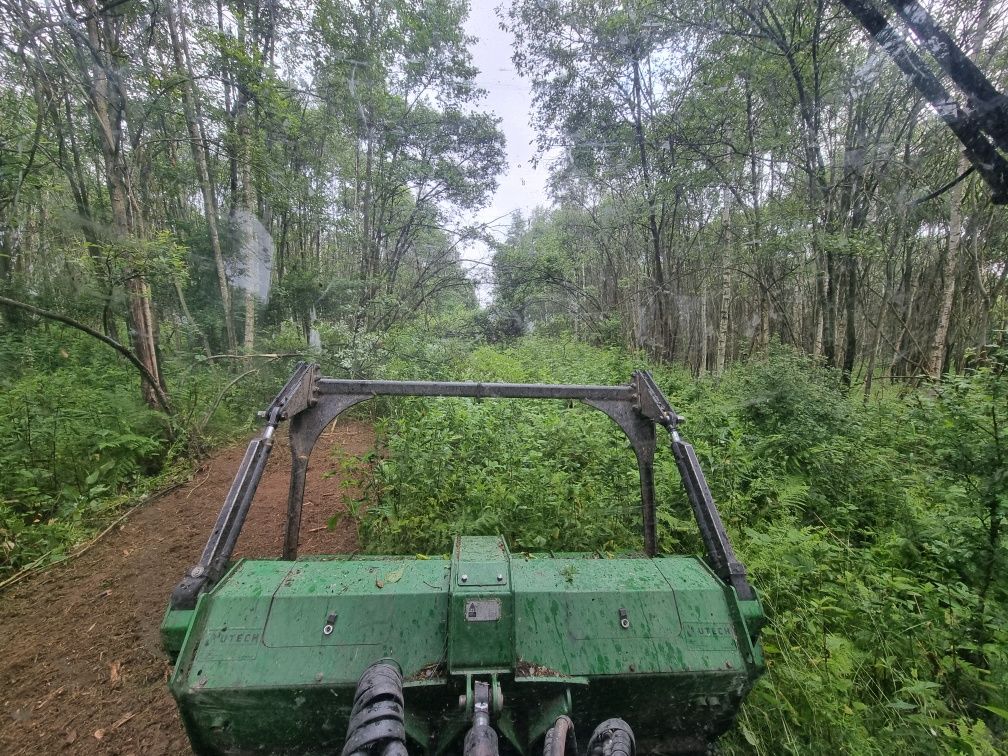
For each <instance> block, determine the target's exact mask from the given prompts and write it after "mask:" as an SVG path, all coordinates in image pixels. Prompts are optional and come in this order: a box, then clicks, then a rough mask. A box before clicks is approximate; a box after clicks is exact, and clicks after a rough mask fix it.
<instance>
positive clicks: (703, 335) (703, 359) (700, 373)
mask: <svg viewBox="0 0 1008 756" xmlns="http://www.w3.org/2000/svg"><path fill="white" fill-rule="evenodd" d="M706 372H707V289H706V288H703V289H700V359H699V360H698V362H697V377H698V378H703V377H704V374H705V373H706Z"/></svg>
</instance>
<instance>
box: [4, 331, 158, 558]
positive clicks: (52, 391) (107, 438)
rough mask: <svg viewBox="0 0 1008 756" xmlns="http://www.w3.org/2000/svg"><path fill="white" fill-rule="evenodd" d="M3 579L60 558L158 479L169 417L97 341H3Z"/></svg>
mask: <svg viewBox="0 0 1008 756" xmlns="http://www.w3.org/2000/svg"><path fill="white" fill-rule="evenodd" d="M0 375H3V379H2V380H0V544H2V547H3V551H2V559H0V573H2V572H3V571H6V570H11V569H17V568H19V567H20V566H23V565H24V564H27V563H29V562H33V561H36V560H38V559H40V558H46V559H48V558H52V557H55V556H58V555H59V553H61V552H62V551H63V550H65V549H66V547H67V546H69V545H71V544H72V543H73V541H74V540H76V539H78V538H80V537H81V536H82V535H83V534H84V533H86V532H87V529H88V527H90V526H91V525H92V524H93V523H94V522H95V521H98V520H100V518H101V516H102V515H103V514H104V513H106V512H107V511H109V510H110V509H113V508H114V507H115V506H116V505H117V504H119V503H121V501H122V495H123V494H124V493H125V492H127V491H129V490H130V489H131V488H132V487H134V486H137V485H138V484H140V483H141V482H142V481H144V480H145V479H146V478H148V477H150V476H153V475H155V474H156V473H158V472H159V471H160V469H161V467H162V465H163V463H164V461H165V458H166V454H167V451H168V447H169V445H168V442H167V439H166V436H165V424H164V418H162V417H161V416H160V415H159V414H158V413H155V412H153V411H152V410H150V409H148V408H147V407H146V406H144V405H143V403H142V402H141V401H140V398H139V393H138V392H136V391H135V390H131V391H129V392H124V391H122V390H121V387H122V386H124V385H127V386H132V385H133V384H134V383H135V372H134V371H133V369H132V367H130V366H129V365H127V364H125V363H124V362H123V361H117V359H116V358H115V357H114V356H113V355H112V353H111V352H110V351H109V350H108V348H107V347H105V346H103V345H101V344H98V343H97V342H95V341H94V340H92V339H89V338H86V337H83V336H78V335H76V334H68V333H67V332H65V331H63V330H62V329H59V330H58V331H46V330H41V329H40V330H37V331H34V332H28V333H26V334H23V335H21V336H5V337H3V338H2V339H0Z"/></svg>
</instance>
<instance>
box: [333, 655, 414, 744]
mask: <svg viewBox="0 0 1008 756" xmlns="http://www.w3.org/2000/svg"><path fill="white" fill-rule="evenodd" d="M405 741H406V726H405V725H404V724H403V694H402V671H401V670H400V669H399V665H398V664H396V663H395V662H394V661H387V660H386V661H380V662H375V663H374V664H372V665H371V666H370V667H368V668H367V669H365V670H364V673H363V674H362V675H361V676H360V680H358V681H357V692H356V693H355V694H354V703H353V709H351V711H350V722H349V723H348V724H347V733H346V740H345V741H344V742H343V751H342V756H371V755H373V754H380V755H381V756H405V755H406V744H405Z"/></svg>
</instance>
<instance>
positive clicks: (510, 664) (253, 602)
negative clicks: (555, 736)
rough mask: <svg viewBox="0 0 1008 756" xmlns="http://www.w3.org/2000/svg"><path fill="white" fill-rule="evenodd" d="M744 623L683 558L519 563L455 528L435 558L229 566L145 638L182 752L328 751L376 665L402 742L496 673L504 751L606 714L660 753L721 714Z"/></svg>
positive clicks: (454, 724)
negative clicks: (388, 678) (400, 686)
mask: <svg viewBox="0 0 1008 756" xmlns="http://www.w3.org/2000/svg"><path fill="white" fill-rule="evenodd" d="M332 615H335V618H332ZM762 618H763V615H762V611H761V609H760V606H759V603H758V601H756V600H750V601H739V600H738V599H737V598H736V596H735V592H734V590H733V589H731V588H728V587H726V586H725V584H724V583H722V582H721V581H720V580H719V579H718V578H717V577H715V576H714V575H713V574H712V573H711V571H710V570H709V569H708V568H707V566H706V565H705V564H704V562H703V561H701V560H699V559H696V558H693V557H657V558H654V559H648V558H640V557H629V558H613V559H600V558H596V557H594V556H592V555H586V554H571V555H561V556H550V557H546V556H542V555H540V556H535V557H532V556H527V555H511V554H510V553H509V552H508V549H507V547H506V545H505V543H504V541H503V540H502V539H500V538H460V539H458V540H457V541H456V544H455V548H454V551H453V554H452V558H451V559H450V560H444V559H418V558H405V557H377V558H333V559H328V558H322V559H302V560H298V561H294V562H290V561H280V560H276V561H271V560H266V561H248V560H245V561H241V562H239V563H238V564H236V565H235V566H234V567H233V568H232V569H231V571H230V572H229V573H228V574H227V576H226V577H225V578H224V579H223V580H222V581H221V582H220V583H219V584H218V585H217V586H216V587H215V588H214V589H213V590H212V591H210V592H209V593H206V594H204V595H203V596H201V597H200V600H199V602H198V605H197V607H196V609H195V611H185V612H178V611H172V610H169V612H168V614H167V616H166V618H165V623H164V626H163V633H164V642H165V646H166V648H167V650H168V651H169V653H171V654H172V655H174V654H175V653H176V652H177V653H178V657H177V660H176V665H175V673H174V675H173V676H172V678H171V682H170V685H171V690H172V693H173V694H174V696H175V697H176V699H177V700H178V703H179V707H180V710H181V712H182V717H183V720H184V721H185V724H186V728H187V729H188V731H189V735H190V738H191V740H192V743H193V746H194V748H195V749H196V750H197V752H206V753H247V752H255V751H265V752H282V753H288V752H297V753H336V752H338V750H339V748H340V746H341V744H342V742H343V738H344V734H345V732H346V727H347V719H348V717H349V712H350V705H351V702H352V700H353V694H354V687H355V685H356V683H357V679H358V678H359V677H360V675H361V672H363V671H364V669H365V668H366V667H367V666H368V665H369V664H371V663H372V662H373V661H375V660H376V659H381V658H391V659H394V660H395V661H396V662H398V663H399V665H400V666H401V668H402V671H403V677H404V680H405V681H404V696H405V701H406V711H407V716H406V729H407V733H408V735H409V738H410V741H411V743H410V744H411V745H412V746H413V747H414V748H416V749H417V750H430V751H434V752H437V751H440V750H445V749H449V748H451V747H452V745H453V742H454V741H456V740H457V739H458V737H459V736H460V735H461V734H462V733H463V732H464V730H465V728H466V727H468V715H467V711H466V707H464V706H460V705H459V697H460V696H463V697H464V696H465V694H466V692H467V677H469V678H472V677H481V678H486V679H493V680H494V681H496V683H498V684H499V689H500V694H501V695H502V696H503V706H502V712H503V713H502V715H501V716H500V717H499V718H498V720H497V727H498V729H499V731H500V732H501V734H502V736H503V737H504V739H505V740H507V741H509V744H510V746H511V747H512V748H513V749H514V750H515V751H519V752H530V750H531V749H533V748H534V746H535V744H536V743H537V741H538V740H541V738H542V736H543V735H544V734H545V732H546V730H547V729H548V728H549V727H550V726H551V725H552V724H553V721H554V720H555V719H556V717H557V716H558V715H559V714H562V713H569V714H571V715H572V718H573V719H574V720H575V721H586V722H595V721H599V720H601V719H604V718H606V717H608V716H612V715H613V713H618V714H619V716H621V717H622V718H624V719H626V720H627V721H628V722H630V723H631V724H632V725H633V726H634V728H635V731H636V732H637V733H638V737H639V738H640V739H641V741H642V742H643V741H645V740H647V741H651V742H653V743H654V745H655V747H656V749H659V750H662V751H664V752H669V751H675V750H689V749H692V748H694V747H696V746H697V745H698V744H699V743H701V742H703V743H706V742H708V741H709V740H712V739H713V738H714V737H716V736H717V735H718V734H720V733H721V732H722V731H724V730H725V729H727V728H728V727H729V726H730V725H731V723H732V721H733V718H734V715H735V713H736V711H737V709H738V707H739V705H740V704H741V701H742V699H743V697H744V696H745V694H746V693H747V692H748V690H749V688H750V687H751V685H752V683H753V682H754V680H755V679H756V677H757V676H758V675H759V674H760V672H761V671H762V668H763V665H762V658H761V655H760V651H759V647H758V645H754V643H753V641H752V637H754V636H755V633H756V631H757V630H758V628H759V626H760V624H761V623H762ZM330 619H333V621H332V623H331V627H332V630H331V631H330V632H329V633H328V634H326V633H325V632H324V631H325V627H326V625H327V624H330V623H329V622H328V620H330ZM180 647H181V648H180Z"/></svg>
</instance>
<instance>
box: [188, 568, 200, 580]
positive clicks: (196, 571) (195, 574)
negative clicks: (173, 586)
mask: <svg viewBox="0 0 1008 756" xmlns="http://www.w3.org/2000/svg"><path fill="white" fill-rule="evenodd" d="M189 574H190V575H192V576H193V577H194V578H198V577H199V576H200V575H202V574H203V568H202V567H200V566H199V565H196V566H195V567H193V568H192V569H191V570H189Z"/></svg>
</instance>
